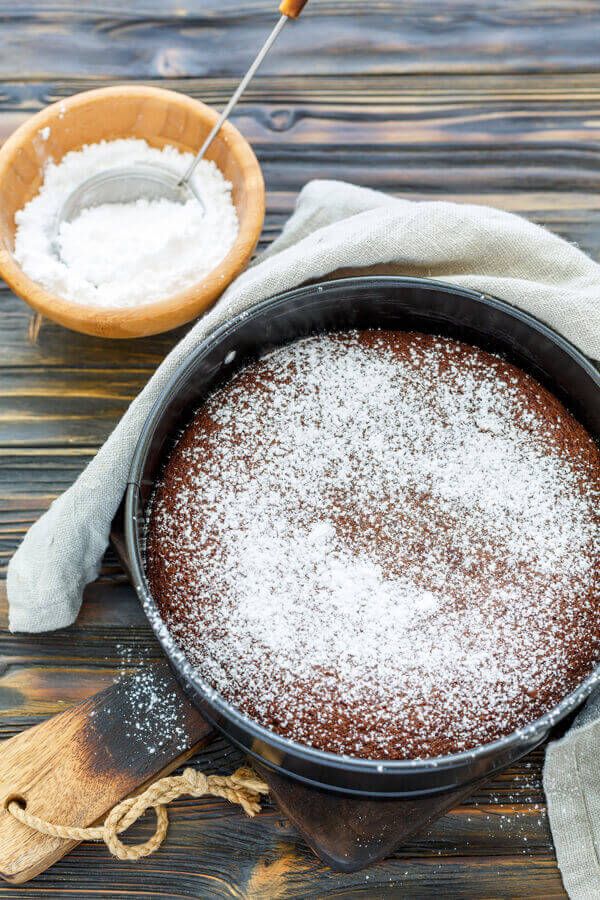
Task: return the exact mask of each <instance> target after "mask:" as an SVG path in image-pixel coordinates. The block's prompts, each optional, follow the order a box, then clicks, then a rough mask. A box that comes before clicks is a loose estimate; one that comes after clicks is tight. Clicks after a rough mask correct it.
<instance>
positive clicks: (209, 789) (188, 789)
mask: <svg viewBox="0 0 600 900" xmlns="http://www.w3.org/2000/svg"><path fill="white" fill-rule="evenodd" d="M268 792H269V788H268V786H267V785H266V784H265V782H264V781H262V780H261V779H260V778H258V776H257V775H255V773H254V772H253V771H252V770H251V769H248V768H245V767H243V768H241V769H238V770H237V771H236V772H234V773H233V774H232V775H205V774H204V772H198V771H197V770H196V769H184V771H183V772H182V773H181V775H168V776H166V777H165V778H160V779H159V780H158V781H155V782H154V784H151V785H150V786H149V787H148V788H146V790H145V791H143V792H142V793H141V794H138V795H137V796H136V797H128V798H127V799H126V800H122V801H121V803H118V804H117V805H116V806H115V807H114V808H113V809H112V810H111V811H110V812H109V814H108V815H107V817H106V819H105V820H104V824H103V825H98V826H96V827H94V828H77V827H76V826H71V825H56V824H55V823H53V822H48V821H46V819H42V818H40V817H39V816H34V815H33V814H32V813H30V812H28V811H27V808H24V807H23V806H21V805H20V804H19V802H18V801H17V800H11V801H10V803H9V804H8V805H7V807H6V809H7V810H8V812H9V813H10V814H11V815H12V816H14V817H15V819H18V821H19V822H21V823H22V824H23V825H27V826H28V827H29V828H32V829H33V830H34V831H38V832H39V833H40V834H47V835H49V836H50V837H58V838H64V839H65V840H70V841H104V843H105V844H106V846H107V847H108V849H109V850H110V852H111V853H112V854H113V856H116V857H117V859H128V860H136V859H141V858H142V857H143V856H150V854H151V853H154V851H155V850H158V848H159V847H160V845H161V844H162V842H163V841H164V839H165V837H166V835H167V830H168V828H169V816H168V815H167V810H166V807H167V805H168V804H169V803H171V802H172V801H173V800H176V799H177V798H178V797H182V796H183V795H184V794H187V795H189V796H191V797H203V796H205V795H206V794H210V795H212V796H213V797H223V798H224V799H225V800H228V801H229V802H230V803H238V804H239V805H240V806H241V807H242V809H243V810H244V812H245V813H246V814H247V815H248V816H255V815H257V813H259V812H260V799H261V796H262V795H264V794H268ZM149 809H153V810H154V812H155V813H156V829H155V831H154V834H153V835H152V837H151V838H149V839H148V840H147V841H145V842H144V843H142V844H131V845H127V844H124V843H123V841H122V840H121V839H120V838H119V835H120V834H123V832H124V831H127V829H128V828H130V827H131V826H132V825H133V823H134V822H137V820H138V819H139V818H141V817H142V816H143V815H144V813H145V812H147V810H149Z"/></svg>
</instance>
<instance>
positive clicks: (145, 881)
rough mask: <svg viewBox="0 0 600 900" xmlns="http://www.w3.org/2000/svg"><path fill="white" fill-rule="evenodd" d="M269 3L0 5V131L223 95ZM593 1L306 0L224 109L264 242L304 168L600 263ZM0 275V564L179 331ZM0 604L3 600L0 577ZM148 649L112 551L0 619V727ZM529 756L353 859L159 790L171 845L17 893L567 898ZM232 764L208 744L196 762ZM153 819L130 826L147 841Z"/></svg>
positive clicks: (230, 755)
mask: <svg viewBox="0 0 600 900" xmlns="http://www.w3.org/2000/svg"><path fill="white" fill-rule="evenodd" d="M276 5H277V4H276V2H275V3H273V2H272V0H219V2H217V0H194V2H192V0H138V2H136V3H130V4H128V5H125V4H122V3H120V2H116V0H112V2H111V0H109V2H103V3H99V2H94V0H91V2H85V3H80V4H75V3H74V2H72V0H52V2H50V0H46V2H42V0H40V2H34V3H32V2H30V0H27V2H22V3H19V4H14V3H0V49H1V51H2V52H1V53H0V79H1V83H0V139H4V138H6V137H7V136H8V135H9V134H10V133H11V132H12V131H13V130H14V128H15V127H17V126H18V125H19V124H21V123H22V122H23V121H25V119H26V118H27V117H28V116H29V115H31V114H32V113H35V112H38V111H39V110H40V109H42V108H43V106H45V105H46V104H47V103H49V102H53V101H56V100H60V99H61V98H64V97H68V96H70V95H71V94H73V93H75V92H76V91H80V90H85V89H87V88H90V87H95V86H100V85H103V84H110V83H114V82H115V81H120V80H144V81H149V82H151V83H153V84H161V85H163V86H164V87H168V88H171V89H175V90H181V91H184V92H187V93H189V94H190V95H191V96H192V97H195V98H197V99H201V100H204V101H205V102H207V103H209V104H212V105H215V106H222V105H223V104H224V102H225V101H226V99H227V97H228V95H229V94H230V92H231V90H232V88H233V87H234V85H235V83H236V79H237V78H239V77H240V76H241V74H242V73H243V71H244V69H245V66H246V65H247V63H248V61H249V59H250V58H251V55H252V52H253V50H254V49H255V48H256V47H258V46H259V44H260V43H261V42H262V40H263V39H264V37H265V35H266V33H267V31H268V29H269V27H270V26H271V24H272V23H273V21H274V19H275V17H276V15H277V11H276ZM599 32H600V5H599V4H598V3H596V2H595V0H555V2H552V3H547V2H545V0H525V2H517V0H492V2H489V3H483V4H473V3H472V2H471V0H443V2H442V0H438V2H430V0H427V2H426V0H407V2H406V3H404V2H403V3H397V2H395V0H379V2H375V3H371V4H365V3H364V2H362V0H311V3H310V4H309V5H308V6H307V8H306V9H305V11H304V12H303V15H302V17H301V19H300V21H299V22H298V23H291V24H290V26H289V30H288V28H286V30H285V32H284V34H283V35H282V36H281V39H280V41H279V42H278V44H277V47H276V48H274V52H273V54H272V56H270V57H269V59H268V61H267V62H266V63H265V67H264V69H262V70H261V74H260V76H259V77H258V78H257V80H256V81H255V82H254V83H253V84H252V85H251V87H250V89H249V91H248V93H247V94H246V95H245V97H244V100H243V103H242V104H241V105H240V107H239V108H238V110H237V111H236V115H235V117H234V123H235V124H236V125H237V127H238V128H239V129H240V130H241V131H242V133H243V134H244V135H245V136H246V137H247V138H248V139H249V140H250V141H251V143H252V145H253V147H254V148H255V150H256V152H257V155H258V157H259V160H260V163H261V166H262V168H263V171H264V174H265V179H266V182H267V188H268V200H267V218H266V222H265V228H264V230H263V235H262V240H261V244H260V247H264V246H265V245H266V244H268V243H269V242H270V241H271V240H272V239H273V238H274V237H275V236H276V235H277V234H278V233H279V231H280V229H281V227H282V225H283V223H284V221H285V219H286V218H287V216H288V215H289V213H290V212H291V211H292V209H293V204H294V202H295V197H296V195H297V192H298V190H299V189H300V188H301V187H302V185H303V184H304V183H305V182H306V181H307V180H308V179H310V178H315V177H319V178H331V177H333V178H342V179H348V180H352V181H357V182H359V183H362V184H365V185H367V186H370V187H374V188H380V189H382V190H386V191H389V192H391V193H394V194H397V195H401V196H405V197H408V198H411V199H442V198H443V199H451V200H455V201H459V202H464V201H468V202H480V203H481V202H483V203H489V204H492V205H497V206H500V207H502V208H504V209H508V210H511V211H514V212H517V213H520V214H523V215H525V216H527V217H529V218H531V219H533V220H534V221H537V222H539V223H541V224H543V225H546V226H548V227H550V228H552V229H553V230H554V231H557V232H558V233H559V234H561V235H562V236H563V237H565V238H567V239H568V240H571V241H574V242H576V243H578V244H579V245H580V246H581V247H582V249H584V250H585V251H587V252H589V253H591V254H592V255H593V256H594V257H596V258H600V60H599V58H598V52H597V35H598V33H599ZM30 319H31V316H30V311H29V309H28V308H27V307H26V306H25V305H24V304H23V303H21V302H20V301H19V300H17V299H16V298H15V297H14V296H13V295H12V294H11V293H10V292H9V291H8V290H7V289H6V288H4V289H0V566H1V567H5V566H6V564H7V562H8V559H9V557H10V554H11V553H12V552H13V551H14V548H15V546H16V544H17V543H18V541H19V540H20V538H21V537H22V535H23V534H24V532H25V530H26V528H27V527H28V525H29V524H31V522H32V521H34V520H35V519H36V518H37V516H38V515H39V514H40V513H41V512H42V511H43V510H44V509H46V508H47V507H48V505H49V504H50V502H51V501H52V499H53V498H54V497H55V496H57V495H58V494H59V493H60V492H61V491H62V490H64V489H65V487H67V486H68V485H69V484H70V483H71V481H72V480H73V478H74V477H75V476H76V475H77V473H78V472H79V471H81V469H82V468H83V466H84V465H85V464H86V462H87V461H88V460H89V459H90V458H91V456H92V455H93V453H94V452H95V450H96V449H97V447H98V446H99V444H100V443H101V442H102V440H103V439H104V438H105V437H106V435H107V434H108V433H109V431H110V429H111V428H112V426H113V425H114V423H115V421H116V420H117V418H118V416H119V415H120V414H121V412H122V411H123V409H124V408H125V406H126V404H127V403H128V401H129V399H130V398H131V397H132V396H133V395H134V393H135V392H136V391H137V390H139V388H140V387H141V385H142V384H143V383H144V382H145V380H146V379H147V378H148V377H149V375H150V373H151V372H152V371H153V369H154V368H155V367H156V365H157V364H158V363H159V362H160V360H161V359H162V358H163V357H164V355H165V354H166V353H167V352H168V350H169V349H170V347H171V346H172V345H173V344H174V343H175V341H176V340H177V338H178V336H180V335H181V333H182V332H181V331H180V332H178V333H171V334H165V335H162V336H160V337H157V338H146V339H142V340H139V341H124V342H116V341H115V342H111V341H99V340H96V339H94V338H90V337H86V336H85V335H75V334H73V333H70V332H67V331H64V330H63V329H61V328H60V327H59V326H56V325H53V324H51V323H49V322H47V321H44V323H43V324H42V327H41V330H40V331H39V334H38V335H37V339H36V340H35V342H32V341H31V339H30V337H29V325H30ZM0 619H1V620H2V623H3V625H4V626H5V623H6V599H5V597H4V595H2V594H1V593H0ZM159 660H160V652H159V649H158V647H157V646H156V644H155V642H154V640H153V638H152V636H151V635H150V632H149V629H148V628H147V626H146V625H145V622H144V619H143V615H142V613H141V611H140V609H139V607H138V605H137V602H136V600H135V598H134V596H133V593H132V592H131V590H130V589H129V587H128V586H127V584H126V582H125V580H124V578H123V576H122V575H121V573H120V571H119V569H118V566H117V564H116V561H115V559H114V557H113V556H111V555H109V556H108V558H107V561H106V566H105V570H104V573H103V576H102V578H101V580H100V581H99V582H98V583H96V584H95V585H93V586H91V587H90V588H89V589H88V591H87V594H86V599H85V603H84V606H83V609H82V613H81V616H80V618H79V620H78V622H77V624H76V625H75V626H74V627H73V628H72V629H70V630H68V631H63V632H57V633H55V634H50V635H39V636H38V635H29V636H28V635H11V634H10V633H8V632H7V631H6V628H5V627H4V628H3V630H2V632H1V633H0V736H1V737H11V736H13V735H15V734H18V733H19V732H20V731H21V730H22V729H23V728H24V727H26V726H28V725H31V724H34V723H36V722H39V721H41V720H42V719H43V718H44V717H45V716H47V715H50V714H53V713H56V712H60V711H61V710H63V709H65V708H66V707H67V706H68V705H70V704H72V703H74V702H77V701H78V700H80V699H81V698H83V697H84V696H85V695H86V694H92V693H93V692H94V691H96V690H98V689H100V688H101V687H103V686H106V685H107V684H109V683H110V682H111V681H112V679H113V678H114V677H115V674H116V673H118V672H119V671H122V670H126V671H129V670H131V669H134V668H135V667H136V665H138V664H140V663H143V664H144V665H150V666H152V665H156V664H158V663H159ZM542 760H543V754H542V751H536V752H535V753H534V754H532V755H531V756H530V757H529V758H527V759H526V760H523V761H521V762H520V763H519V764H518V765H516V766H514V767H513V768H512V769H510V770H509V771H507V772H504V773H501V774H499V775H497V776H495V777H494V779H493V780H492V781H491V782H489V783H488V784H486V785H483V786H481V787H480V788H479V789H478V790H477V793H476V794H475V795H474V796H473V797H472V798H471V800H470V801H468V802H467V803H464V804H462V805H461V806H460V807H458V808H457V809H455V810H453V811H452V812H451V813H449V814H447V815H446V816H444V818H443V819H441V820H440V821H439V822H437V823H436V824H435V825H434V826H433V828H432V829H431V830H430V832H429V833H428V834H427V835H421V836H420V837H416V838H413V839H411V840H410V841H409V843H408V844H407V846H406V847H404V848H403V849H402V850H400V851H399V852H397V853H396V854H394V855H393V856H392V858H391V859H389V860H387V861H385V862H383V863H380V864H378V865H377V866H375V867H374V868H373V869H371V870H369V871H368V872H364V873H358V874H356V875H339V874H335V875H334V874H332V873H331V872H329V871H328V870H327V869H326V868H325V867H323V866H322V865H321V864H320V863H319V862H317V861H316V860H315V858H314V856H313V855H312V853H311V852H310V851H309V850H308V848H307V847H306V845H305V844H304V843H303V842H302V840H301V839H300V838H299V837H298V836H297V834H296V833H295V831H294V829H293V828H292V827H291V826H290V825H289V824H288V823H286V822H285V821H284V820H283V819H282V817H281V816H280V815H279V814H278V813H277V812H276V811H275V810H273V809H268V810H267V811H266V812H265V813H263V814H262V815H261V816H260V817H258V818H257V819H256V820H253V821H251V822H248V821H246V820H245V819H244V818H243V816H242V815H241V814H240V813H239V812H238V811H237V810H235V809H233V808H231V807H230V806H229V805H228V804H225V803H223V802H220V801H217V800H210V799H206V800H199V801H192V800H182V801H178V802H177V803H176V804H175V805H174V810H173V812H172V814H171V820H172V827H171V831H170V834H169V839H168V841H167V844H166V846H165V847H164V848H163V849H162V850H161V852H160V853H159V854H158V855H157V856H156V857H154V858H150V859H148V860H146V861H144V862H143V863H139V864H136V865H134V864H131V863H119V862H116V861H114V860H112V859H111V858H110V857H109V856H108V854H107V851H106V850H105V849H104V848H103V847H100V846H95V845H82V846H80V847H78V848H76V850H75V851H74V852H73V854H72V855H71V856H70V857H68V858H67V859H65V860H62V861H61V862H60V863H59V864H58V865H57V866H56V867H55V868H54V869H53V870H52V871H51V872H49V873H47V874H45V875H44V876H41V877H40V879H39V880H38V881H35V882H33V883H32V884H30V885H27V886H24V887H22V888H19V889H16V888H13V887H11V886H7V885H3V886H1V887H0V895H2V894H3V895H5V896H7V897H11V898H15V900H16V898H23V897H31V898H36V897H40V898H41V897H47V896H53V897H57V898H67V897H71V898H72V897H77V898H78V900H79V898H86V897H89V898H92V897H97V896H106V897H111V898H112V897H127V898H139V900H142V898H144V897H148V896H152V897H156V898H167V897H169V898H173V897H190V896H192V897H203V898H204V897H207V898H212V897H215V898H217V897H218V898H222V897H250V898H272V897H290V898H292V897H294V898H295V897H297V898H305V897H336V898H345V897H350V896H352V897H353V896H363V897H377V898H379V897H383V896H385V897H388V896H389V897H403V898H404V897H411V898H412V897H415V898H421V897H422V898H430V897H432V896H436V895H437V894H440V893H443V894H444V895H445V896H448V897H451V898H473V900H475V898H477V900H481V898H492V897H493V898H519V900H520V898H539V897H542V896H544V897H548V898H557V897H564V896H565V895H564V892H563V889H562V885H561V880H560V875H559V872H558V869H557V867H556V862H555V858H554V854H553V850H552V843H551V838H550V833H549V830H548V823H547V817H546V809H545V805H544V798H543V792H542V787H541V766H542ZM197 762H198V764H199V765H201V766H202V767H203V769H205V770H207V771H208V770H210V771H225V772H228V771H231V770H232V769H233V768H235V766H236V765H237V764H238V763H239V762H240V757H239V755H238V754H237V751H235V750H233V748H231V747H230V746H229V745H228V744H226V742H224V741H222V740H217V741H215V742H214V743H213V744H212V745H211V746H210V747H209V748H207V749H206V750H205V751H203V752H202V753H201V754H200V755H199V756H198V758H197ZM151 828H152V823H151V822H143V823H140V824H139V825H138V826H136V834H137V835H138V836H144V835H145V836H149V834H150V831H151Z"/></svg>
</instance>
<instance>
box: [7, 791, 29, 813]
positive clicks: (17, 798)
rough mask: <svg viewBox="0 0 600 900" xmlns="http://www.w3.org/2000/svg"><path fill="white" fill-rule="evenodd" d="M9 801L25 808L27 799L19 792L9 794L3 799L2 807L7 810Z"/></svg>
mask: <svg viewBox="0 0 600 900" xmlns="http://www.w3.org/2000/svg"><path fill="white" fill-rule="evenodd" d="M11 803H16V804H17V805H18V806H20V807H21V809H27V800H26V799H25V797H22V796H21V794H9V795H8V797H7V798H6V800H5V801H4V804H3V805H4V809H6V810H8V807H9V806H10V804H11Z"/></svg>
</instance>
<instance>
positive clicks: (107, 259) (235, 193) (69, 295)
mask: <svg viewBox="0 0 600 900" xmlns="http://www.w3.org/2000/svg"><path fill="white" fill-rule="evenodd" d="M216 118H217V113H216V112H215V111H213V110H212V109H210V108H209V107H207V106H205V105H204V104H203V103H201V102H199V101H197V100H193V99H191V98H189V97H186V96H184V95H182V94H177V93H175V92H172V91H166V90H162V89H159V88H154V87H143V86H131V87H129V86H123V87H114V88H103V89H100V90H94V91H88V92H85V93H82V94H77V95H75V96H74V97H71V98H69V99H68V100H65V101H61V102H60V103H56V104H53V105H52V106H49V107H48V108H47V109H45V110H43V111H42V112H41V113H38V114H37V115H36V116H34V117H33V118H31V119H30V120H28V121H27V122H26V123H25V124H24V125H22V126H21V128H19V129H18V130H17V131H16V132H15V134H14V135H12V137H11V138H9V140H8V141H7V142H6V143H5V144H4V146H3V148H2V149H1V150H0V200H1V201H2V203H1V213H0V274H1V275H2V276H3V277H4V279H5V280H6V281H7V282H8V284H9V285H10V287H11V288H12V289H13V290H14V291H15V293H17V294H18V295H19V296H20V297H22V298H23V299H24V300H26V301H27V302H28V303H29V304H30V305H31V306H32V307H33V308H34V309H36V310H37V311H38V312H40V313H41V314H42V315H44V316H46V317H48V318H50V319H53V320H54V321H56V322H59V323H60V324H62V325H65V326H66V327H68V328H71V329H73V330H76V331H81V332H84V333H87V334H93V335H98V336H101V337H110V338H126V337H140V336H143V335H149V334H157V333H159V332H161V331H166V330H169V329H171V328H174V327H176V326H178V325H181V324H183V323H185V322H188V321H190V320H191V319H193V318H195V317H196V316H198V315H199V314H200V313H201V312H203V311H204V310H205V309H206V308H207V307H208V306H210V304H211V303H213V302H214V301H215V300H216V299H217V297H218V296H219V295H220V294H221V293H222V291H223V290H224V289H225V288H226V287H227V285H228V284H229V283H230V282H231V281H232V280H233V278H235V276H236V275H237V274H239V272H240V271H242V269H243V268H244V267H245V266H246V264H247V263H248V261H249V260H250V257H251V255H252V253H253V251H254V248H255V246H256V243H257V241H258V238H259V236H260V232H261V229H262V224H263V220H264V183H263V178H262V174H261V171H260V166H259V164H258V162H257V160H256V157H255V156H254V153H253V151H252V149H251V147H250V146H249V144H248V143H247V141H246V140H245V139H244V138H243V137H242V136H241V135H240V134H239V132H238V131H237V130H236V129H235V128H234V127H233V126H232V125H230V124H227V125H226V126H225V127H224V128H223V129H222V131H221V132H220V133H219V135H218V136H217V138H216V139H215V141H214V143H213V145H212V146H211V148H210V151H209V153H208V154H207V160H206V162H205V164H204V166H203V168H202V169H201V171H200V173H199V177H200V178H201V179H202V181H203V185H204V187H205V189H206V190H207V191H208V195H209V200H210V204H209V205H210V210H209V215H208V217H207V216H195V214H194V210H193V209H192V208H191V206H192V205H191V204H190V208H189V209H186V208H185V207H181V209H178V210H172V209H170V208H167V207H169V204H164V209H162V208H157V207H154V208H153V209H152V210H144V209H142V208H141V207H140V206H137V205H136V204H132V205H131V207H132V208H131V209H127V210H125V209H124V210H123V211H124V212H126V214H127V220H125V219H123V220H120V222H119V229H115V228H112V227H111V226H110V223H109V222H107V221H106V217H105V216H103V215H102V211H101V210H90V211H88V212H90V213H93V215H90V216H89V217H88V216H86V217H85V221H84V215H83V214H82V216H81V217H80V219H79V220H78V222H76V223H72V224H73V226H75V225H77V226H78V227H77V230H76V231H75V229H74V228H73V227H71V228H70V229H69V228H67V229H66V231H65V233H64V235H63V240H64V248H63V250H64V252H65V254H66V255H67V257H69V258H70V259H71V261H72V262H71V265H70V266H69V267H67V266H65V265H64V263H59V262H58V261H57V260H56V259H53V257H52V255H51V253H50V249H49V245H48V246H46V234H47V231H48V222H46V218H49V217H50V216H51V215H52V208H53V207H52V204H53V203H56V202H57V197H55V196H54V193H53V191H52V180H54V183H55V184H57V183H58V186H59V187H60V179H61V178H63V179H66V180H67V181H68V183H72V182H73V180H74V179H75V180H76V178H77V173H78V171H79V170H81V173H82V175H83V177H85V171H86V167H89V166H90V165H94V157H95V156H97V155H99V156H101V157H103V159H102V160H100V165H102V164H104V163H105V160H104V157H105V156H110V155H115V159H116V161H117V162H122V161H123V160H127V159H128V158H129V157H130V156H132V155H134V156H142V157H143V156H148V157H151V156H152V157H154V156H156V157H157V158H158V159H161V160H163V161H164V162H166V163H168V164H169V165H171V166H174V167H175V169H177V168H178V167H181V166H184V165H185V161H186V157H187V155H188V154H189V153H191V152H195V151H196V149H197V147H198V146H199V145H200V144H201V143H202V140H203V138H204V137H205V135H206V134H207V133H208V132H209V130H210V129H211V127H212V125H213V124H214V122H215V121H216ZM117 157H118V159H117ZM45 176H46V179H45ZM41 188H42V190H41V191H40V189H41ZM31 201H33V202H31ZM142 206H143V204H142ZM148 212H151V213H152V216H150V215H145V213H148ZM17 228H18V229H19V233H18V235H17V239H16V246H15V233H16V232H17ZM117 232H118V233H117ZM134 235H135V236H134ZM186 240H187V243H186ZM194 242H196V243H204V242H206V244H205V246H206V254H205V257H204V260H200V261H199V260H198V255H197V254H196V258H195V259H194V255H193V253H191V252H190V250H189V248H190V245H193V244H194ZM96 245H98V250H97V252H96V253H95V252H94V248H95V246H96ZM136 259H139V260H140V261H141V263H142V264H143V265H144V266H145V267H146V276H145V278H140V279H135V280H134V279H131V278H130V273H131V271H132V268H131V267H132V266H135V264H136ZM134 281H135V284H134Z"/></svg>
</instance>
